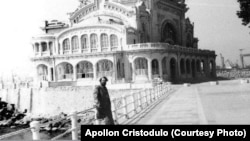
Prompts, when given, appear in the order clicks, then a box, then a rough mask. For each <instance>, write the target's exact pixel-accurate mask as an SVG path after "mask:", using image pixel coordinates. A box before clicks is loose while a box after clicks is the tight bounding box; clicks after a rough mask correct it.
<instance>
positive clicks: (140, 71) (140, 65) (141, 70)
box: [134, 58, 148, 75]
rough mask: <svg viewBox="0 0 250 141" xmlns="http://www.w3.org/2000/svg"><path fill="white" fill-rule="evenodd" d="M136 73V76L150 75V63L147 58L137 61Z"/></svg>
mask: <svg viewBox="0 0 250 141" xmlns="http://www.w3.org/2000/svg"><path fill="white" fill-rule="evenodd" d="M134 63H135V73H136V75H147V74H148V61H147V59H146V58H137V59H136V60H135V61H134Z"/></svg>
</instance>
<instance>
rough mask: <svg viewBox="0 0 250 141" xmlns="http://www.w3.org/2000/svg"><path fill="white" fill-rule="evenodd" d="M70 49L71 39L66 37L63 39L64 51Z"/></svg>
mask: <svg viewBox="0 0 250 141" xmlns="http://www.w3.org/2000/svg"><path fill="white" fill-rule="evenodd" d="M68 50H70V46H69V39H65V40H64V41H63V51H68Z"/></svg>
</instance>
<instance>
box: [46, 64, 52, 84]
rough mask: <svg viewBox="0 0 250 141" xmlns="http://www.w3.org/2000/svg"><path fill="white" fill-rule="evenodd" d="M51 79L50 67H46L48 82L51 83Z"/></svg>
mask: <svg viewBox="0 0 250 141" xmlns="http://www.w3.org/2000/svg"><path fill="white" fill-rule="evenodd" d="M51 77H52V75H51V68H50V67H48V79H47V80H48V81H49V82H51V81H52V80H51Z"/></svg>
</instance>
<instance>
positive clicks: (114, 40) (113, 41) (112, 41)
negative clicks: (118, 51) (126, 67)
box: [110, 34, 118, 47]
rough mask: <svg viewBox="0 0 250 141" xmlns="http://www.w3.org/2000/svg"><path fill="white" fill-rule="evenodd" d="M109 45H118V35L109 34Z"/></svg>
mask: <svg viewBox="0 0 250 141" xmlns="http://www.w3.org/2000/svg"><path fill="white" fill-rule="evenodd" d="M110 46H111V47H118V37H117V36H116V35H114V34H112V35H111V36H110Z"/></svg>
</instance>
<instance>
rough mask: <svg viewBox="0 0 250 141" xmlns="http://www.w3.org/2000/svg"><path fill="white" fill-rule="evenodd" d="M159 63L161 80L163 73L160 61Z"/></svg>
mask: <svg viewBox="0 0 250 141" xmlns="http://www.w3.org/2000/svg"><path fill="white" fill-rule="evenodd" d="M158 62H159V75H160V77H161V78H163V73H162V61H161V60H158Z"/></svg>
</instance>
